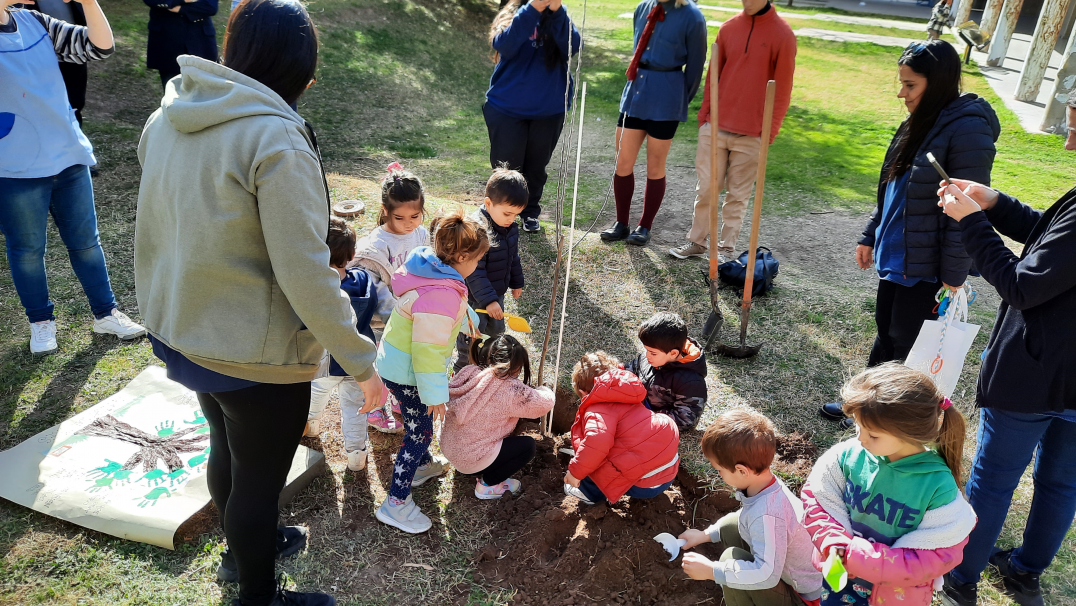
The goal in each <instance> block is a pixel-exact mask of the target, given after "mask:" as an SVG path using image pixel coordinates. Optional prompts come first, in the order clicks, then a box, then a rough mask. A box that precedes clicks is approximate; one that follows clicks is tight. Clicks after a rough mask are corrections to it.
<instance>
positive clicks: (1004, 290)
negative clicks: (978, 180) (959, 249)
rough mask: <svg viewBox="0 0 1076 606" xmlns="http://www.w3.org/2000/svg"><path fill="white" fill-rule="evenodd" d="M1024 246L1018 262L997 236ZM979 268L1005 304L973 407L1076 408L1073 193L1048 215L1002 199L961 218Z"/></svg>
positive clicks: (1075, 222) (1058, 410)
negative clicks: (999, 233) (975, 404)
mask: <svg viewBox="0 0 1076 606" xmlns="http://www.w3.org/2000/svg"><path fill="white" fill-rule="evenodd" d="M994 228H997V230H998V231H999V232H1001V233H1002V234H1004V235H1006V236H1008V237H1010V238H1012V239H1013V240H1016V241H1017V242H1021V243H1023V244H1024V250H1023V251H1022V252H1021V253H1020V256H1019V257H1017V256H1016V255H1014V254H1013V252H1012V251H1011V250H1009V248H1008V247H1007V246H1005V242H1004V241H1002V239H1001V237H1000V236H999V235H998V234H997V232H995V231H994ZM960 230H961V237H962V239H963V241H964V246H965V247H966V248H967V250H968V254H970V255H971V257H972V259H974V260H975V266H976V267H977V268H978V269H979V271H980V272H981V273H982V276H983V278H985V279H986V281H987V282H989V283H990V284H991V285H992V286H993V287H994V288H996V289H997V291H998V294H999V295H1001V305H1000V306H998V317H997V321H996V322H995V324H994V330H993V331H992V332H991V333H990V341H989V342H988V343H987V346H986V352H985V355H984V357H983V365H982V368H981V370H980V371H979V382H978V385H977V387H976V403H977V404H978V405H979V406H982V407H983V408H997V409H1000V410H1007V411H1010V412H1021V413H1040V414H1041V413H1047V412H1055V413H1064V412H1066V411H1068V412H1069V413H1071V412H1072V411H1073V410H1074V409H1076V320H1074V318H1076V188H1074V189H1072V190H1070V191H1069V192H1068V193H1067V194H1065V195H1064V196H1062V197H1061V199H1060V200H1058V201H1057V202H1056V203H1054V205H1053V206H1051V207H1050V208H1049V209H1048V210H1047V211H1046V212H1040V211H1037V210H1034V209H1032V208H1030V207H1028V206H1025V205H1024V204H1021V203H1020V201H1019V200H1017V199H1015V198H1012V197H1009V196H1007V195H1005V194H1000V195H999V197H998V201H997V204H995V205H994V207H993V208H991V209H990V210H989V211H987V212H985V213H982V212H976V213H972V214H970V215H968V216H966V217H964V219H963V220H962V221H960Z"/></svg>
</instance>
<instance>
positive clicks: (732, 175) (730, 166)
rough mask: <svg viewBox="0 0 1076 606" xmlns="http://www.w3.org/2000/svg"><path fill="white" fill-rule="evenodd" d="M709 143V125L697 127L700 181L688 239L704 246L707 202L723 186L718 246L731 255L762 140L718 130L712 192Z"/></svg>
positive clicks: (707, 231)
mask: <svg viewBox="0 0 1076 606" xmlns="http://www.w3.org/2000/svg"><path fill="white" fill-rule="evenodd" d="M710 145H711V142H710V124H709V123H706V124H703V125H702V126H700V127H699V146H698V148H697V149H696V150H695V172H696V173H697V174H698V176H699V183H698V185H696V186H695V212H694V215H693V216H692V218H691V230H690V231H688V232H687V239H688V241H690V242H694V243H696V244H699V245H702V246H706V238H707V237H708V236H709V235H710V201H711V200H712V199H713V197H714V196H715V195H717V194H719V193H720V191H721V190H722V189H726V191H727V193H726V194H725V203H724V204H723V205H722V206H721V239H720V241H719V242H718V246H717V247H718V250H719V251H720V252H721V253H722V254H724V255H725V256H726V257H731V256H732V255H733V252H734V249H735V248H736V239H737V238H739V237H740V228H741V227H742V226H743V217H744V215H745V214H747V201H748V200H749V199H750V198H751V190H752V186H753V185H754V184H755V175H756V173H757V171H758V152H759V148H760V147H761V146H762V139H761V137H748V136H747V135H737V134H735V133H730V132H726V131H723V130H719V131H717V171H718V172H717V192H714V194H713V195H711V192H710Z"/></svg>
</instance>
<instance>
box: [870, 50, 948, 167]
mask: <svg viewBox="0 0 1076 606" xmlns="http://www.w3.org/2000/svg"><path fill="white" fill-rule="evenodd" d="M897 65H906V66H908V68H909V69H911V70H912V71H913V72H915V73H917V74H919V75H920V76H923V77H924V78H926V79H927V87H926V89H925V90H924V91H923V95H922V96H921V97H919V104H918V105H916V107H915V111H913V112H912V113H911V114H910V115H909V116H908V118H907V119H905V120H904V122H903V123H901V125H900V127H899V128H898V129H897V135H896V157H894V158H893V160H892V161H891V162H890V165H889V167H888V170H887V171H886V172H885V174H886V180H887V181H892V180H893V179H895V178H897V177H899V176H900V175H903V174H904V173H906V172H908V169H910V168H911V167H912V163H913V162H914V161H915V156H916V154H918V153H919V146H920V145H922V144H923V141H924V140H925V139H926V138H927V133H929V132H930V129H932V128H934V123H935V122H937V121H938V116H939V115H940V114H941V112H942V110H943V109H945V108H946V106H948V105H949V104H950V103H952V102H953V101H954V100H955V99H956V98H957V97H959V96H960V55H959V54H957V52H956V49H954V48H953V46H952V45H951V44H949V43H948V42H945V41H944V40H930V41H928V42H915V43H913V44H909V45H908V48H906V49H904V53H902V54H901V56H900V59H898V60H897Z"/></svg>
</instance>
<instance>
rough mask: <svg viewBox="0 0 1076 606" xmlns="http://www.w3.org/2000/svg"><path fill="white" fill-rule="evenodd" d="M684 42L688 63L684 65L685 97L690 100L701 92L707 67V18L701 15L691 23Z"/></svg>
mask: <svg viewBox="0 0 1076 606" xmlns="http://www.w3.org/2000/svg"><path fill="white" fill-rule="evenodd" d="M684 44H686V45H687V64H685V65H684V99H686V100H687V102H690V101H691V100H692V99H694V98H695V95H696V94H697V93H698V92H699V83H701V82H702V72H703V69H704V68H705V67H706V19H705V18H703V17H701V16H700V18H699V19H697V20H695V21H693V22H692V23H691V27H690V28H688V30H687V33H686V35H685V36H684Z"/></svg>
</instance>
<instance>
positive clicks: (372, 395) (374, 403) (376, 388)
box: [358, 371, 389, 413]
mask: <svg viewBox="0 0 1076 606" xmlns="http://www.w3.org/2000/svg"><path fill="white" fill-rule="evenodd" d="M358 384H359V389H361V390H362V395H363V398H364V399H365V401H366V403H365V404H364V405H363V407H362V408H361V409H360V410H359V413H367V412H371V411H373V410H376V409H377V408H378V407H380V406H383V405H384V404H385V399H386V398H388V395H389V394H388V393H386V392H385V384H384V383H382V382H381V377H380V376H378V374H377V372H376V371H375V372H374V374H373V375H371V376H370V378H369V379H366V380H365V381H358Z"/></svg>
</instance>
